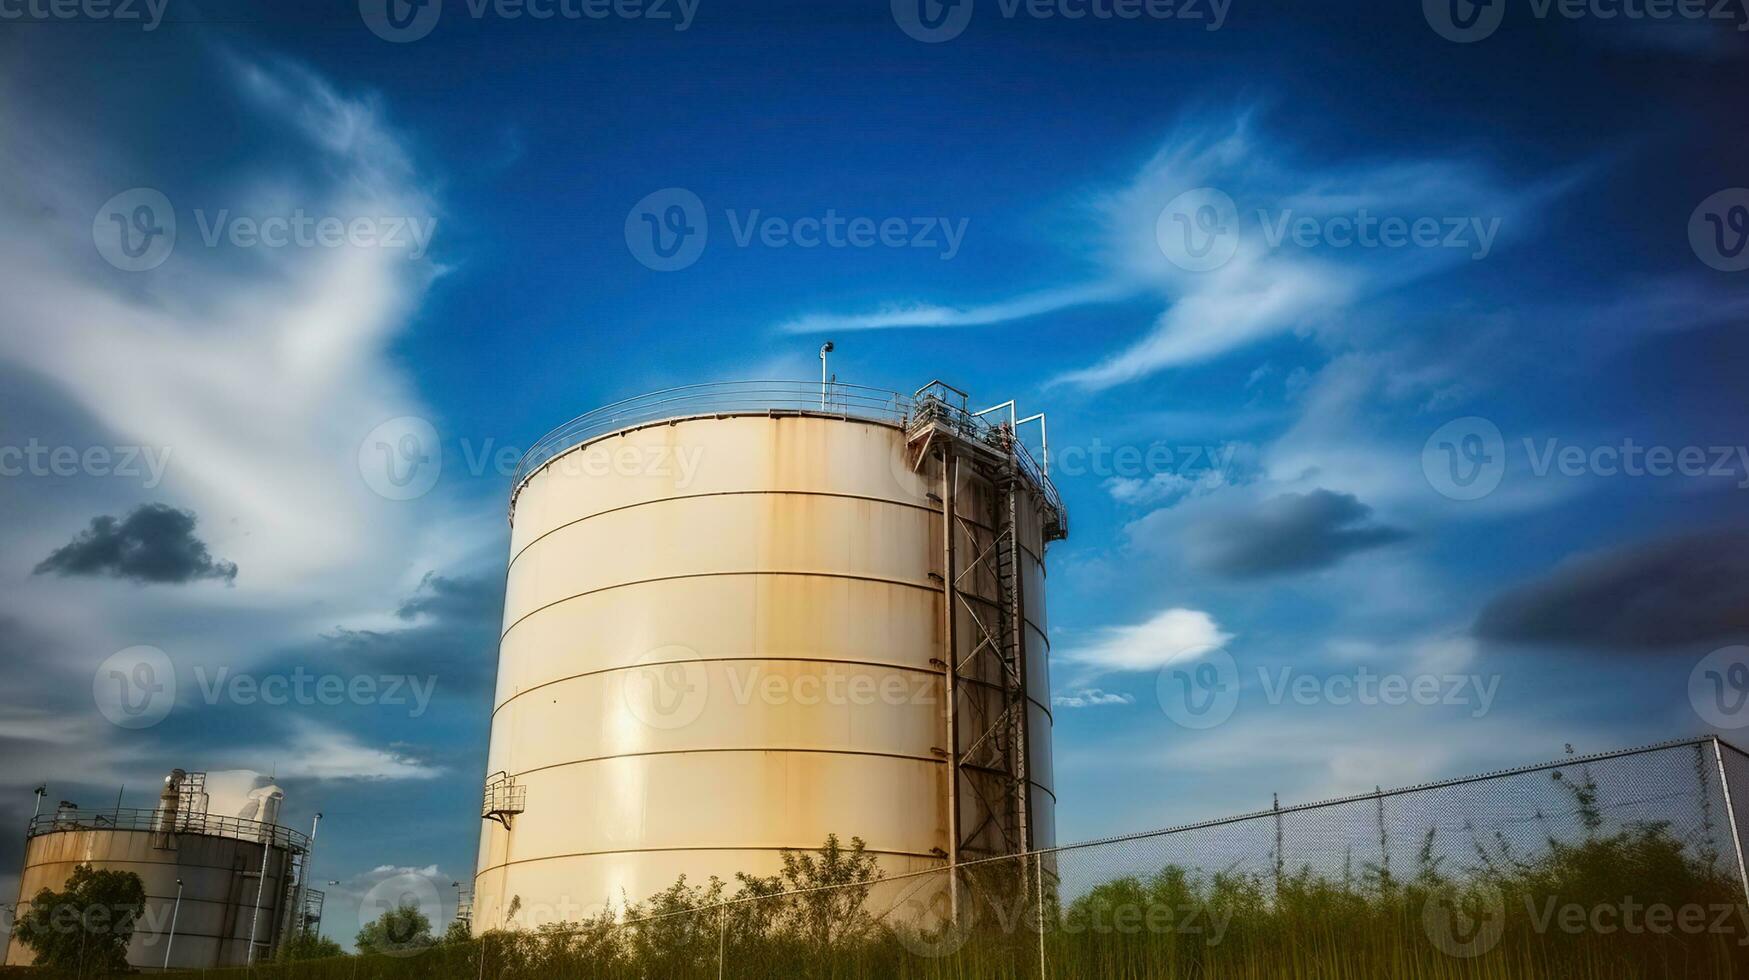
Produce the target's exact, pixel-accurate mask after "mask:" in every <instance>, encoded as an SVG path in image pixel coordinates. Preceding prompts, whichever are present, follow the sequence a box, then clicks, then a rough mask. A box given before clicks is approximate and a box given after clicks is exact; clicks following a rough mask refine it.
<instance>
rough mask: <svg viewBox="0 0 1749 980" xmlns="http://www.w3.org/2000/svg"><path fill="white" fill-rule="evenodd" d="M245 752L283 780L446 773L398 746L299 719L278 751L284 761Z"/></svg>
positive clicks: (260, 751) (429, 776) (419, 776)
mask: <svg viewBox="0 0 1749 980" xmlns="http://www.w3.org/2000/svg"><path fill="white" fill-rule="evenodd" d="M246 751H247V754H248V756H249V760H248V761H249V764H251V765H255V766H260V765H263V764H271V769H272V772H273V774H274V776H275V777H276V778H280V779H294V778H299V777H302V778H308V779H373V780H374V779H432V778H435V777H437V776H440V775H442V774H443V772H444V770H443V767H441V766H434V765H430V764H428V763H426V762H425V761H423V760H421V759H417V758H414V757H413V756H411V755H408V754H406V753H404V752H400V751H396V746H392V745H391V746H386V747H383V748H378V747H376V746H372V745H366V744H364V743H363V742H360V741H359V740H358V739H356V738H354V737H353V736H352V735H350V734H348V733H346V732H343V731H340V730H339V729H335V728H327V727H324V726H322V725H318V724H316V723H315V722H312V721H310V720H308V719H303V718H300V719H297V721H296V722H295V723H294V727H293V731H292V735H291V737H290V738H289V739H288V740H286V742H285V743H284V744H283V746H281V747H279V748H278V749H277V751H281V752H283V753H284V755H283V757H281V758H278V759H264V758H262V755H263V754H264V753H267V752H269V751H272V750H268V749H263V748H260V747H250V748H248V749H247V750H246Z"/></svg>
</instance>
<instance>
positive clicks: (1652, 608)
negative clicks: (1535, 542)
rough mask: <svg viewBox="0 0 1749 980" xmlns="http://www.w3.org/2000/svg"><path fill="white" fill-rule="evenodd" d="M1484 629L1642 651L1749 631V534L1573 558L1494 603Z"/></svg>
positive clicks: (1529, 639)
mask: <svg viewBox="0 0 1749 980" xmlns="http://www.w3.org/2000/svg"><path fill="white" fill-rule="evenodd" d="M1475 632H1476V634H1477V635H1478V636H1481V637H1483V638H1484V639H1489V640H1503V641H1509V642H1522V643H1548V644H1558V645H1585V646H1605V647H1617V648H1638V649H1654V648H1658V647H1675V646H1683V645H1685V644H1692V643H1706V642H1717V641H1721V640H1725V639H1731V638H1738V637H1742V636H1745V635H1749V531H1725V532H1720V533H1716V534H1694V535H1683V536H1679V537H1671V538H1663V539H1660V540H1656V541H1650V542H1645V543H1642V544H1637V545H1632V546H1628V547H1623V548H1614V549H1610V550H1607V551H1600V552H1594V553H1591V554H1586V555H1579V556H1577V557H1574V558H1570V559H1568V560H1567V561H1565V562H1562V563H1561V564H1560V565H1558V566H1556V568H1555V569H1554V570H1553V571H1552V572H1550V573H1549V574H1548V575H1547V576H1545V577H1543V578H1542V579H1539V580H1537V581H1535V582H1531V583H1529V584H1527V585H1522V586H1519V587H1517V588H1515V589H1512V590H1510V591H1508V592H1505V593H1503V594H1501V595H1500V596H1498V597H1496V598H1495V599H1494V600H1493V601H1492V602H1489V603H1488V605H1487V606H1486V607H1484V608H1483V609H1482V613H1481V615H1480V616H1478V617H1477V618H1476V626H1475Z"/></svg>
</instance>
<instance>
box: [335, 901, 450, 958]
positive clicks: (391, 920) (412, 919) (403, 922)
mask: <svg viewBox="0 0 1749 980" xmlns="http://www.w3.org/2000/svg"><path fill="white" fill-rule="evenodd" d="M353 943H354V944H355V945H357V946H358V951H359V952H360V953H388V954H390V955H394V956H400V955H405V954H407V953H416V952H418V951H420V950H422V949H426V948H427V947H430V946H433V945H435V944H436V943H437V940H436V939H434V938H432V935H431V920H430V919H429V918H427V917H426V915H425V913H424V912H421V911H419V906H417V905H415V904H413V903H412V902H404V903H402V904H400V905H398V906H396V907H395V908H392V909H387V910H385V911H384V912H383V914H382V915H380V916H378V917H377V919H376V921H375V922H371V923H368V924H366V925H365V927H364V928H363V929H360V930H358V937H357V938H356V939H354V940H353Z"/></svg>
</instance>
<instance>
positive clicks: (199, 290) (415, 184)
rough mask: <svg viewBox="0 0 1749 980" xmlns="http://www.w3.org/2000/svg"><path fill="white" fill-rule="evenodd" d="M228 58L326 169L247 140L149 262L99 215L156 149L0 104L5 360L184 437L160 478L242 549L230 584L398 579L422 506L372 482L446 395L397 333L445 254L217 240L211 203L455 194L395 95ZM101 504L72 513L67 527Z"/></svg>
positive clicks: (96, 410)
mask: <svg viewBox="0 0 1749 980" xmlns="http://www.w3.org/2000/svg"><path fill="white" fill-rule="evenodd" d="M226 70H227V71H228V72H229V73H230V74H231V75H233V76H234V78H233V79H232V80H234V81H239V82H241V83H242V84H241V85H240V86H239V88H238V90H239V91H240V92H242V93H243V94H244V97H245V99H246V101H247V103H248V107H249V108H250V109H253V110H254V111H255V112H257V113H259V114H260V115H261V117H262V118H264V119H270V120H279V121H281V122H283V123H285V124H286V131H285V132H283V133H282V134H281V135H282V136H283V137H284V138H286V139H287V140H290V141H293V142H297V141H300V140H301V141H303V145H304V147H305V148H306V152H305V153H303V154H301V155H300V156H301V159H300V160H299V161H298V163H299V164H301V165H305V166H310V167H312V169H314V170H315V171H316V172H317V173H318V174H319V175H320V176H318V177H315V178H312V177H311V176H310V175H309V174H308V173H304V172H298V171H294V170H293V169H292V165H291V164H290V163H288V162H286V161H284V160H281V159H276V158H273V157H270V156H265V155H262V156H257V157H255V158H253V159H248V158H245V162H244V163H243V164H241V166H240V172H239V173H238V174H236V175H234V177H233V179H231V180H229V181H226V182H213V183H210V184H209V185H207V186H209V187H211V188H213V190H211V191H210V192H209V193H210V194H211V196H210V197H208V198H204V199H193V198H191V197H188V196H187V195H184V199H183V200H180V201H177V200H173V201H172V204H173V206H174V207H175V210H176V212H177V218H178V232H177V244H176V247H175V249H174V251H173V252H172V254H171V255H170V257H169V259H168V260H167V261H166V262H165V264H164V265H163V266H161V267H159V268H158V269H156V270H154V271H151V272H146V273H127V272H121V271H118V270H116V269H112V268H109V267H108V266H107V265H105V264H104V263H103V262H101V261H97V260H96V259H95V258H94V256H93V247H92V241H91V239H90V220H89V219H87V218H83V217H82V216H84V215H94V214H95V213H96V211H97V209H98V208H99V206H100V205H101V204H102V202H104V201H105V200H106V199H108V198H109V197H110V196H111V195H113V194H115V193H116V192H117V191H120V190H123V189H126V188H127V187H129V186H130V185H132V184H137V183H139V182H140V180H141V179H142V177H143V175H148V174H152V173H154V172H156V171H155V168H153V167H150V166H143V165H140V164H136V163H133V162H131V161H123V160H106V159H105V158H104V155H103V153H102V152H101V151H98V150H92V151H90V152H86V150H85V148H83V147H81V146H79V145H78V144H77V143H76V142H75V140H76V139H77V137H75V136H72V135H70V134H69V130H70V129H71V127H72V125H73V124H72V123H71V122H70V121H69V120H66V119H60V118H55V117H52V116H44V115H41V114H35V113H30V112H27V111H26V110H25V109H23V108H22V107H20V106H19V105H18V104H14V105H12V106H9V107H6V108H0V126H3V127H4V128H5V129H6V130H7V131H8V134H7V139H6V141H5V142H4V143H3V144H0V161H3V162H4V164H5V169H6V171H7V172H8V173H11V174H13V175H15V177H16V178H17V179H16V181H15V186H14V188H13V190H14V191H15V193H12V194H8V195H6V196H5V197H4V198H0V229H5V230H4V231H0V293H3V294H4V296H5V299H4V301H3V302H4V307H5V310H6V316H7V320H8V322H9V324H10V326H9V328H8V329H7V330H6V331H3V332H0V360H4V361H7V362H10V363H11V364H13V365H16V366H18V367H20V368H23V369H25V370H28V371H30V372H33V373H35V374H37V375H39V376H41V377H43V378H46V379H48V381H49V382H50V383H52V384H53V385H54V386H55V387H56V388H57V389H58V390H59V391H60V393H61V394H62V395H63V396H64V397H65V398H66V399H67V400H68V401H69V402H71V403H72V404H73V405H76V406H77V408H78V409H79V410H81V411H83V412H84V413H86V414H87V415H88V416H89V417H90V418H91V419H93V420H95V421H96V422H97V423H98V424H99V425H100V426H101V427H102V428H103V429H105V430H107V431H108V433H110V435H111V437H112V438H113V439H115V440H116V442H117V443H131V444H138V445H149V446H161V447H168V448H169V450H170V451H171V462H170V466H169V468H168V473H167V476H166V478H165V481H164V484H163V486H162V487H161V488H159V490H158V493H159V495H160V496H163V497H168V498H171V499H173V500H174V501H175V502H176V503H177V504H179V505H182V506H189V507H192V508H193V509H194V510H195V511H196V513H197V514H198V515H199V517H200V520H201V528H200V531H201V535H202V537H203V539H204V540H206V541H207V542H208V544H209V545H210V546H211V548H212V550H213V552H214V553H215V554H218V555H222V556H224V557H225V558H227V559H228V560H232V561H235V562H236V563H237V564H238V565H239V567H240V570H241V571H240V574H239V576H238V581H237V589H236V594H235V595H234V596H230V597H227V598H226V599H224V600H222V601H229V602H235V603H239V604H247V603H251V602H261V601H271V602H283V601H285V600H287V599H292V598H294V594H296V595H295V598H297V599H301V600H303V601H305V602H307V601H310V600H313V599H320V598H323V597H327V596H335V595H344V594H345V590H344V589H343V588H339V589H337V588H335V586H336V584H337V582H336V580H335V579H334V578H333V577H331V576H333V575H336V574H338V575H341V576H355V578H354V579H353V581H364V580H374V581H376V582H380V583H384V584H388V583H392V582H394V581H395V580H396V574H395V571H393V570H392V569H394V567H395V566H396V565H398V564H399V563H400V560H401V556H403V555H404V554H405V552H406V550H407V549H406V547H405V543H406V542H407V541H408V540H409V539H411V538H414V537H416V536H417V535H418V533H419V529H418V525H417V524H416V523H415V515H414V513H413V508H412V507H410V506H406V505H400V506H395V505H390V503H389V502H388V501H384V500H382V499H380V498H378V497H375V496H374V495H373V494H372V493H371V492H370V490H369V489H368V487H367V486H366V485H365V483H364V482H363V479H362V478H361V476H360V473H359V468H358V462H357V460H358V447H359V444H360V442H361V441H362V440H363V438H364V436H365V435H366V433H368V432H369V431H370V430H371V429H372V428H373V427H374V426H376V425H377V424H378V423H380V422H382V421H383V420H385V419H388V418H392V417H395V416H398V415H408V414H412V415H420V414H427V411H426V410H425V409H423V408H422V407H421V405H420V403H419V400H418V399H417V397H416V396H415V395H414V394H413V392H412V388H411V385H410V383H409V382H408V381H407V380H406V379H405V378H404V377H403V376H402V375H401V372H400V371H399V370H398V369H397V368H396V367H395V366H394V365H393V363H392V362H391V361H390V359H389V356H388V353H387V350H386V348H387V345H388V343H389V341H390V340H391V339H392V338H393V337H394V336H395V335H396V334H398V333H399V332H400V331H401V330H402V329H403V328H404V327H405V326H406V323H407V319H408V317H409V315H410V313H411V312H412V310H413V309H414V308H415V306H416V304H417V302H418V301H419V298H420V297H421V295H422V293H423V290H424V289H425V287H426V285H427V284H428V283H429V282H430V281H431V279H432V278H433V277H434V276H435V275H436V274H437V270H436V269H435V267H433V266H432V265H431V264H430V263H429V262H414V261H409V259H408V258H407V255H406V253H405V251H404V250H400V249H393V248H369V247H357V246H353V245H344V246H342V247H337V248H325V247H305V248H299V247H286V248H278V249H270V248H257V249H253V250H249V251H248V252H246V253H245V252H244V251H243V250H240V249H234V248H228V247H217V248H208V247H206V244H205V242H204V240H203V238H202V234H201V228H200V221H199V220H197V219H196V217H195V213H194V212H195V211H196V209H199V210H201V211H202V212H203V214H204V215H205V217H206V220H207V221H208V222H210V221H212V220H215V219H214V216H215V215H217V214H218V213H219V212H220V211H224V212H227V213H228V214H229V215H232V216H250V217H254V218H256V219H257V220H259V219H261V218H263V217H268V216H273V215H287V214H290V213H292V212H293V211H294V209H301V210H302V211H304V212H305V213H306V214H308V215H312V216H329V215H332V216H338V217H341V218H343V219H345V218H351V217H355V216H365V217H372V218H375V217H379V216H399V217H407V218H414V219H419V220H432V219H434V217H435V212H436V208H435V205H434V202H433V200H432V198H431V197H430V195H429V194H428V193H427V192H426V191H425V190H423V189H422V186H421V183H420V178H419V177H418V175H417V174H416V173H415V172H414V170H413V168H412V166H411V164H410V163H409V161H408V157H407V155H406V154H405V152H404V151H403V150H402V149H401V147H400V144H399V142H398V140H397V138H396V137H395V135H394V134H393V133H392V132H391V130H390V129H389V127H388V126H387V124H386V122H385V121H384V119H383V118H382V115H381V112H380V110H379V109H378V108H377V107H376V106H375V105H374V104H372V103H370V102H368V101H364V100H357V99H350V98H347V97H344V96H342V95H340V94H339V93H337V92H335V91H334V90H333V89H331V88H330V87H328V86H327V85H325V84H324V83H322V82H321V81H320V80H319V79H316V78H315V77H313V76H311V75H308V74H306V73H302V72H299V71H296V70H293V69H289V68H283V67H276V68H275V69H272V70H269V69H265V68H262V67H259V66H254V65H245V64H239V63H235V62H230V63H227V67H226ZM94 161H95V162H94ZM45 207H48V208H52V209H53V211H54V213H56V214H57V215H58V216H59V220H58V221H55V222H45V221H44V220H43V219H42V217H41V214H42V212H43V209H44V208H45ZM90 516H92V515H90V514H88V513H87V514H82V515H69V524H70V526H69V527H68V528H67V529H66V531H67V532H68V533H70V532H71V531H72V530H74V529H76V528H77V527H79V526H82V525H83V524H84V521H85V519H88V518H89V517H90ZM186 593H187V590H184V594H185V595H186ZM269 596H272V597H273V598H271V599H269V598H268V597H269Z"/></svg>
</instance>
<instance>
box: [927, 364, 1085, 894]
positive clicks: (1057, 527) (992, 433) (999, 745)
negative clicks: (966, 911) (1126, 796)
mask: <svg viewBox="0 0 1749 980" xmlns="http://www.w3.org/2000/svg"><path fill="white" fill-rule="evenodd" d="M998 407H1008V406H1007V405H1004V406H998ZM990 411H992V410H986V411H985V412H983V413H973V412H970V411H968V410H967V407H966V405H965V395H964V393H963V392H960V391H959V390H958V389H955V388H952V387H951V386H948V385H945V384H942V383H941V382H939V381H938V382H934V383H933V384H931V385H928V386H925V387H924V388H923V389H920V390H919V391H918V392H917V394H916V396H915V398H914V403H913V411H912V414H911V417H910V418H909V419H908V420H907V423H906V447H907V454H908V462H909V463H910V464H911V466H912V468H913V470H914V471H917V472H922V471H923V470H924V469H925V467H928V468H931V469H933V470H935V476H936V478H937V480H938V486H939V491H938V492H936V493H932V494H931V495H930V496H931V500H932V501H933V502H934V503H936V504H937V505H939V506H940V508H941V515H942V527H943V534H942V540H943V554H942V584H943V591H944V593H945V595H944V598H945V603H944V609H945V617H946V620H945V624H944V625H945V631H944V632H945V636H944V643H943V654H942V656H941V657H940V659H939V661H938V663H939V666H940V667H941V669H942V671H943V673H944V675H945V681H946V688H947V697H946V698H945V701H946V708H947V719H946V720H947V741H948V747H947V748H945V749H941V750H939V752H938V754H940V755H942V756H943V757H945V758H947V759H948V761H949V764H950V776H949V793H948V823H949V826H950V827H951V828H952V829H953V831H952V833H951V834H950V838H949V851H948V853H947V855H946V857H947V859H948V861H949V863H950V864H958V863H960V862H961V861H964V860H969V859H974V858H978V857H985V856H991V855H997V854H1015V853H1022V852H1025V851H1029V850H1032V849H1033V846H1034V839H1033V820H1032V797H1031V792H1030V782H1031V751H1030V743H1029V741H1028V732H1027V723H1028V710H1027V704H1028V674H1029V671H1028V669H1027V661H1026V623H1025V609H1026V604H1025V595H1024V592H1025V588H1024V582H1023V578H1024V572H1023V565H1022V559H1021V535H1020V533H1019V527H1020V522H1021V519H1022V514H1023V513H1024V512H1025V510H1034V511H1035V512H1042V514H1043V521H1044V527H1043V529H1042V530H1043V532H1044V534H1045V535H1046V537H1047V540H1049V539H1052V538H1055V537H1061V536H1063V534H1064V533H1066V528H1067V521H1066V520H1065V519H1064V517H1063V515H1062V512H1061V504H1060V502H1059V501H1058V499H1057V497H1056V492H1055V489H1054V488H1052V487H1051V486H1050V482H1049V480H1048V478H1046V477H1045V475H1044V474H1043V473H1041V472H1039V471H1038V469H1037V468H1036V467H1035V466H1032V465H1030V464H1031V456H1030V454H1027V453H1026V450H1025V448H1024V446H1022V445H1021V443H1020V441H1019V440H1018V439H1017V438H1016V437H1015V433H1014V423H1013V421H1009V422H1007V423H994V424H992V423H989V422H986V421H984V420H983V418H982V416H983V415H986V414H988V413H989V412H990ZM1011 414H1012V413H1011ZM972 477H977V478H978V479H972ZM985 487H989V488H991V492H986V491H985V490H984V488H985ZM967 494H969V495H971V496H972V497H973V498H976V499H972V500H970V501H962V500H961V499H960V498H961V496H962V495H967ZM980 505H982V506H980ZM1023 509H1024V510H1023ZM968 511H969V512H972V513H973V514H976V515H977V517H978V518H979V519H973V518H971V517H968V516H967V512H968ZM962 624H963V630H962ZM962 631H963V632H964V633H965V636H964V637H963V638H962V637H961V635H960V634H961V633H962Z"/></svg>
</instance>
